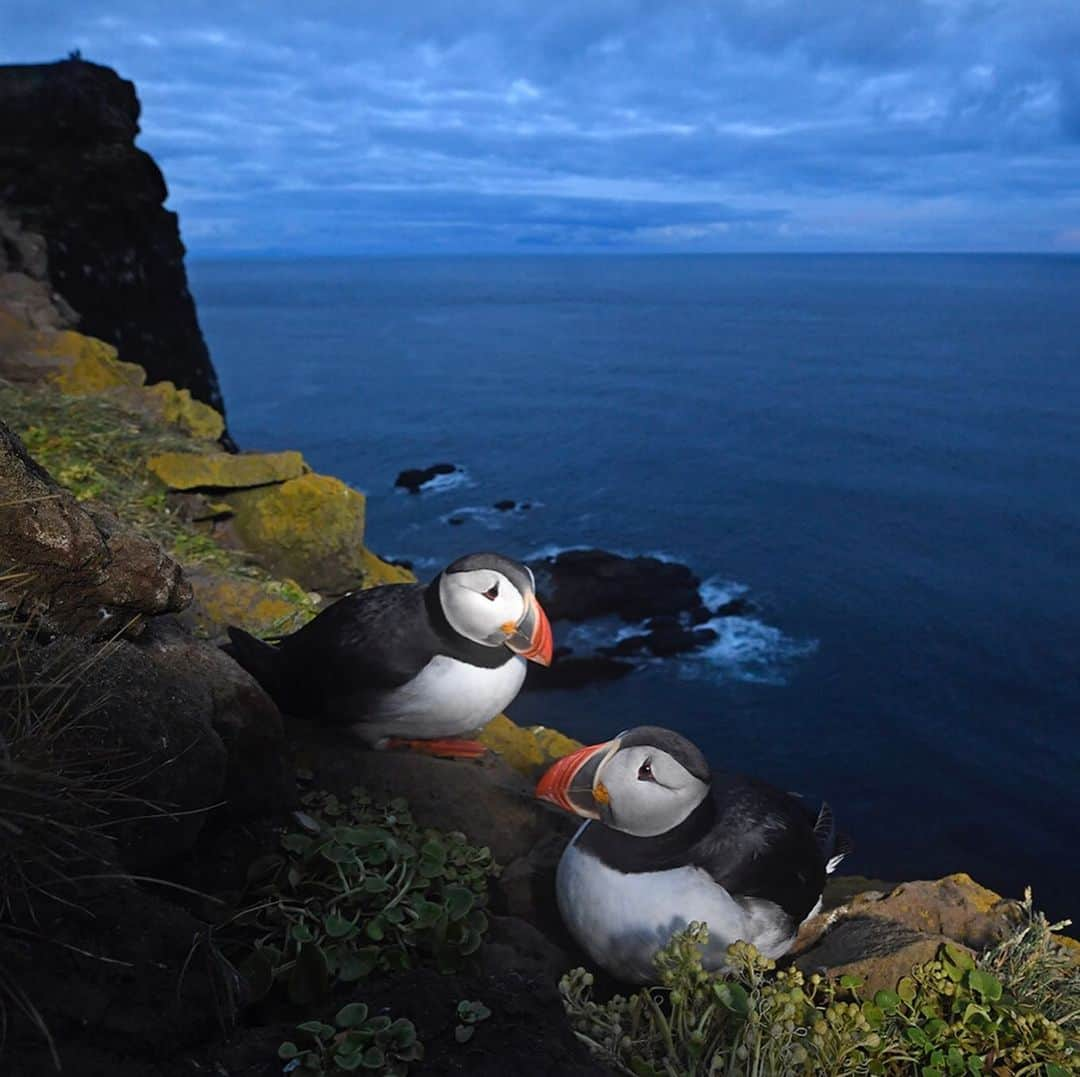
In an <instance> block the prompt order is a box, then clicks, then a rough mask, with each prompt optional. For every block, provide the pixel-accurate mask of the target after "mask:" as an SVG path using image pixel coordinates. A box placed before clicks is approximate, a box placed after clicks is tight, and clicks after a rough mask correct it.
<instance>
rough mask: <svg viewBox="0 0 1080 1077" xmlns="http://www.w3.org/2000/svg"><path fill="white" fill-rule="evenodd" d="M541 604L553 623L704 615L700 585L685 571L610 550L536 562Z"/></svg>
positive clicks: (566, 554) (675, 565)
mask: <svg viewBox="0 0 1080 1077" xmlns="http://www.w3.org/2000/svg"><path fill="white" fill-rule="evenodd" d="M530 567H531V568H532V570H533V572H534V573H535V574H536V580H537V589H538V591H539V596H540V601H541V603H542V604H543V606H544V609H545V610H546V611H547V615H548V617H550V618H551V620H553V621H557V620H566V621H586V620H591V619H593V618H597V617H607V616H612V615H614V616H616V617H620V618H621V619H622V620H624V621H644V620H646V619H647V618H649V617H662V616H669V615H674V614H680V613H690V614H692V613H694V612H696V611H698V610H703V609H704V608H705V607H704V604H703V603H702V601H701V595H700V593H699V591H698V588H699V587H700V586H701V580H699V579H698V577H697V576H695V575H694V573H693V572H692V571H691V570H690V569H689V568H688V567H687V566H686V565H682V564H679V563H678V562H675V561H661V560H660V559H659V558H657V557H623V556H622V555H621V554H617V553H611V552H609V551H608V550H597V549H591V550H565V551H563V552H562V553H560V554H557V555H556V556H555V557H547V558H544V559H543V560H541V561H534V562H532V563H531V566H530Z"/></svg>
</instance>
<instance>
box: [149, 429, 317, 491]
mask: <svg viewBox="0 0 1080 1077" xmlns="http://www.w3.org/2000/svg"><path fill="white" fill-rule="evenodd" d="M215 414H217V413H216V412H215ZM146 466H147V467H148V468H149V469H150V470H151V471H152V472H153V473H154V474H155V475H156V476H157V477H158V478H159V479H160V480H161V481H162V482H163V483H164V484H165V485H166V486H168V487H169V489H170V490H202V489H233V490H235V489H244V488H246V487H252V486H267V485H269V484H272V483H281V482H286V481H287V480H289V479H296V478H299V477H300V476H301V475H303V474H304V473H305V472H306V471H307V469H308V468H307V464H305V463H304V458H303V456H301V454H300V453H298V452H267V453H227V452H166V453H158V454H157V455H156V456H151V457H150V458H149V459H148V460H147V461H146Z"/></svg>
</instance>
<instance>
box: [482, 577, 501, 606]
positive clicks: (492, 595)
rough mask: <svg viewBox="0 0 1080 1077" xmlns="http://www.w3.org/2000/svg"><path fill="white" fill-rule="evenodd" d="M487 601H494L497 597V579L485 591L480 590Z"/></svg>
mask: <svg viewBox="0 0 1080 1077" xmlns="http://www.w3.org/2000/svg"><path fill="white" fill-rule="evenodd" d="M480 593H481V594H482V595H483V596H484V598H486V599H487V600H488V601H489V602H494V601H495V599H497V598H498V597H499V581H498V580H496V581H495V582H494V583H493V584H492V585H491V586H490V587H489V588H488V589H487V590H486V591H481V592H480Z"/></svg>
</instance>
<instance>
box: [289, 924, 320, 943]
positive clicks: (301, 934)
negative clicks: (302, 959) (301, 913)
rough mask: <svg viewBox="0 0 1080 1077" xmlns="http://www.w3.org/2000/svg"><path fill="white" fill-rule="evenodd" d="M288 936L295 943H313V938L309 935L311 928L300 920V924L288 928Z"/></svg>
mask: <svg viewBox="0 0 1080 1077" xmlns="http://www.w3.org/2000/svg"><path fill="white" fill-rule="evenodd" d="M289 934H290V935H291V936H292V938H293V940H294V941H295V942H299V943H305V942H314V941H315V936H314V935H313V934H312V933H311V928H310V927H308V926H307V924H305V923H304V922H303V921H302V920H301V921H300V923H298V924H293V926H292V927H291V928H289Z"/></svg>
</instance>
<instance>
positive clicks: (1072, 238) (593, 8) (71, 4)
mask: <svg viewBox="0 0 1080 1077" xmlns="http://www.w3.org/2000/svg"><path fill="white" fill-rule="evenodd" d="M296 12H302V13H303V14H302V15H298V14H296ZM76 48H78V49H80V50H81V52H82V55H83V57H84V58H85V59H88V60H93V61H95V62H98V63H103V64H107V65H109V66H111V67H114V68H115V69H116V70H117V71H118V72H120V74H122V75H123V76H124V77H126V78H129V79H132V80H133V81H134V82H135V83H136V86H137V89H138V93H139V97H140V99H141V101H142V120H141V124H142V133H141V135H140V138H139V145H141V146H142V147H143V148H144V149H146V150H147V151H149V152H150V153H151V154H153V156H154V157H155V159H156V160H157V161H158V163H159V164H160V165H161V167H162V170H163V171H164V173H165V176H166V179H167V181H168V184H169V189H170V197H169V202H168V204H169V206H170V208H172V209H175V210H177V211H178V212H179V214H180V220H181V229H182V233H183V237H184V240H185V243H186V244H187V246H188V249H189V251H190V252H191V253H192V254H193V255H195V256H199V255H203V256H217V255H293V254H352V253H401V254H429V253H487V252H490V253H502V252H528V253H545V252H601V253H602V252H622V251H627V252H641V253H662V252H716V251H721V252H722V251H928V250H933V251H1039V252H1058V253H1075V252H1080V0H1015V2H1014V0H971V2H968V0H933V2H931V0H730V2H728V0H713V2H710V3H706V2H686V3H684V2H678V0H569V2H563V0H507V2H502V3H496V2H491V3H479V2H475V3H474V2H471V0H441V2H437V0H396V2H395V0H375V2H372V0H352V2H341V3H336V4H331V3H320V2H318V0H309V2H307V3H299V2H297V0H262V2H259V3H231V2H229V0H219V2H218V3H203V2H192V3H183V2H180V3H172V4H168V5H164V4H160V3H158V2H156V0H143V2H138V0H116V2H114V3H99V2H97V0H67V2H57V0H3V2H2V3H0V62H3V63H29V62H39V61H49V60H53V59H59V58H61V57H63V56H65V55H66V54H67V53H68V52H69V51H70V50H72V49H76Z"/></svg>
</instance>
